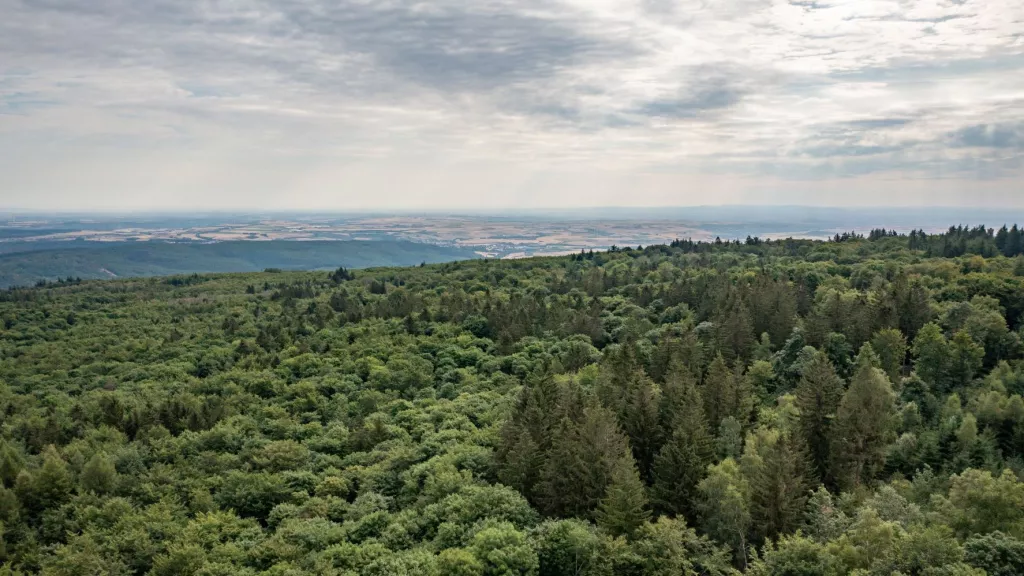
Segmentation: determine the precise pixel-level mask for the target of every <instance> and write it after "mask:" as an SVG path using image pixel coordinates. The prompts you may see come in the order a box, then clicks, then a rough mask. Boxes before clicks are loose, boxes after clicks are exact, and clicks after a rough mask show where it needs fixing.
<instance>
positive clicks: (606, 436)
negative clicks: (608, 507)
mask: <svg viewBox="0 0 1024 576" xmlns="http://www.w3.org/2000/svg"><path fill="white" fill-rule="evenodd" d="M624 458H629V459H630V460H631V459H632V455H631V454H630V450H629V445H628V443H627V442H626V439H625V437H623V435H622V433H621V432H620V431H619V429H618V426H617V425H616V423H615V416H614V415H613V414H612V413H611V412H610V411H608V410H607V409H606V408H603V407H601V406H599V405H597V404H595V403H591V404H590V405H588V406H587V408H586V409H585V410H584V413H583V415H582V419H581V421H580V422H579V423H578V424H577V423H575V422H573V421H572V420H571V419H569V418H568V417H565V418H563V420H562V422H561V424H559V425H558V427H557V428H556V431H555V433H554V435H553V439H552V442H551V450H549V451H548V452H547V453H546V454H545V462H544V465H543V468H542V470H541V476H540V484H539V486H538V495H537V499H538V501H539V502H538V503H539V504H540V507H541V509H542V510H543V511H544V512H545V513H547V514H548V515H551V516H559V517H570V516H575V517H579V518H585V517H589V516H590V515H591V513H592V511H593V510H595V509H596V508H597V506H598V504H600V502H601V500H602V499H603V498H605V496H606V492H607V489H608V484H609V483H610V482H611V478H612V474H613V472H614V470H615V467H616V466H618V465H619V463H620V462H621V461H622V459H624Z"/></svg>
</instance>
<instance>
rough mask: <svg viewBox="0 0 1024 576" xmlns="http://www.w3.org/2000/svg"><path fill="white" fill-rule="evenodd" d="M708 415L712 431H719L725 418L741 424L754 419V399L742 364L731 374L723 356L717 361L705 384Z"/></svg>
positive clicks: (704, 392)
mask: <svg viewBox="0 0 1024 576" xmlns="http://www.w3.org/2000/svg"><path fill="white" fill-rule="evenodd" d="M703 396H704V412H705V414H706V415H707V417H708V422H709V424H710V425H711V428H712V429H714V430H717V429H718V426H719V425H720V424H721V423H722V419H723V418H727V417H729V416H732V417H733V418H735V419H736V420H737V421H738V422H740V423H741V424H745V423H746V422H747V421H748V420H749V419H750V412H751V410H752V409H753V405H754V397H753V394H752V392H751V390H750V381H749V380H748V379H747V378H746V377H745V376H744V374H743V365H742V363H737V365H736V370H735V371H730V370H729V368H728V366H726V364H725V359H724V358H722V356H721V355H719V356H718V357H716V358H715V361H714V362H712V363H711V366H710V367H709V369H708V375H707V378H705V381H704V391H703Z"/></svg>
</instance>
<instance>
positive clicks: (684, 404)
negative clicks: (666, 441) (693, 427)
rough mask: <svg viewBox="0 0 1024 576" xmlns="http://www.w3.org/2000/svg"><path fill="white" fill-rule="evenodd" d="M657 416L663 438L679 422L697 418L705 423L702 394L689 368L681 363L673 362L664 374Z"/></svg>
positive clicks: (669, 434)
mask: <svg viewBox="0 0 1024 576" xmlns="http://www.w3.org/2000/svg"><path fill="white" fill-rule="evenodd" d="M659 418H660V420H661V429H662V437H663V438H668V437H670V436H672V432H673V431H674V430H675V429H676V428H677V427H678V426H679V425H680V424H681V423H684V422H688V421H690V420H693V419H699V420H701V421H703V422H704V423H705V425H707V415H706V414H705V413H704V398H703V395H702V394H701V392H700V390H699V389H698V388H697V381H696V380H695V379H694V377H693V375H692V373H691V372H690V370H688V369H687V368H686V367H685V366H683V365H682V364H679V363H673V365H672V366H671V367H670V368H669V370H668V373H667V374H666V375H665V383H664V384H663V385H662V387H661V406H660V410H659Z"/></svg>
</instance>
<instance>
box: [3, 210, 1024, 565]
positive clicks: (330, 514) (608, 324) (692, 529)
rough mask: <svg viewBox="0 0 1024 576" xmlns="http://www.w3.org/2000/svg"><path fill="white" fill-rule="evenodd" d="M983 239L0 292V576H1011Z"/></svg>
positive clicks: (1002, 371)
mask: <svg viewBox="0 0 1024 576" xmlns="http://www.w3.org/2000/svg"><path fill="white" fill-rule="evenodd" d="M979 230H980V232H979ZM1010 230H1013V231H1017V230H1018V228H1016V227H1013V228H1012V229H1007V233H1006V235H1005V236H1003V235H1002V231H1000V232H995V231H992V230H989V229H985V228H984V227H980V228H979V229H971V228H954V229H950V231H949V232H947V233H946V234H941V235H929V234H925V233H918V232H914V233H913V234H910V235H899V234H895V233H892V232H888V231H884V230H876V231H873V232H871V233H870V234H869V235H867V236H866V237H862V236H859V235H857V234H852V233H851V234H845V235H840V236H837V237H836V238H834V239H833V240H832V241H829V242H820V241H809V240H784V241H765V240H761V239H758V238H749V239H747V240H746V241H745V242H723V241H717V242H711V243H696V242H690V241H678V242H674V243H673V244H672V245H671V246H649V247H646V248H640V247H637V248H625V249H619V248H615V249H613V250H612V251H609V252H596V253H595V252H587V253H580V254H576V255H573V256H566V257H558V258H533V259H526V260H515V261H488V260H474V261H465V262H456V263H447V264H435V265H425V266H419V267H414V268H391V269H383V268H381V269H371V270H360V271H357V272H352V271H349V270H345V269H339V270H337V271H336V272H334V273H330V274H328V273H324V272H265V273H249V274H220V275H192V276H176V277H169V278H145V279H133V280H113V281H86V282H80V281H78V280H73V279H68V280H66V281H61V282H58V283H50V284H45V285H41V286H37V287H34V288H24V289H11V290H7V291H3V292H0V321H2V324H0V422H2V424H0V431H2V438H0V561H2V568H0V574H8V575H10V574H31V573H40V572H41V573H43V574H52V575H76V576H77V575H91V574H97V575H99V574H111V575H121V574H153V575H157V576H165V575H166V576H170V575H193V574H194V575H200V574H201V575H211V576H212V575H229V574H242V575H246V574H248V575H254V574H273V575H281V576H286V575H299V574H325V575H332V574H336V575H350V574H352V575H354V574H359V575H401V574H409V575H442V574H445V575H447V574H455V575H467V576H468V575H487V576H498V575H502V576H504V575H543V576H549V575H551V576H553V575H563V574H565V575H570V574H572V575H612V574H615V575H619V574H623V575H637V576H641V575H643V576H647V575H651V576H654V575H659V576H660V575H681V574H687V575H696V574H707V575H726V574H738V573H746V574H755V575H776V574H782V575H818V574H820V575H840V574H861V575H874V574H878V575H887V576H888V575H891V574H901V575H907V576H909V575H932V576H945V575H949V576H954V575H981V574H990V575H1000V576H1002V575H1012V574H1021V573H1024V482H1022V478H1024V400H1022V394H1024V363H1022V360H1024V344H1022V335H1024V326H1022V316H1024V256H1020V255H1019V254H1020V250H1021V249H1022V247H1021V245H1020V233H1019V232H1017V233H1016V236H1014V238H1016V240H1015V242H1017V244H1016V245H1015V246H1016V248H1014V247H1013V246H1011V241H1010V236H1011V235H1010ZM997 242H998V243H999V244H998V245H997ZM990 247H991V249H990Z"/></svg>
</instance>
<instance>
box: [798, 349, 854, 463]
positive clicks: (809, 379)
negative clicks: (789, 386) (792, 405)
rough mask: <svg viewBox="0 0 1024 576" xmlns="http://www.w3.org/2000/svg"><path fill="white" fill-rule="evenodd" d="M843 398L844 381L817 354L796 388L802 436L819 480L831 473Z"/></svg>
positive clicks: (820, 355) (825, 359)
mask: <svg viewBox="0 0 1024 576" xmlns="http://www.w3.org/2000/svg"><path fill="white" fill-rule="evenodd" d="M842 398H843V381H842V380H841V379H840V378H839V376H837V375H836V372H835V370H834V369H833V368H832V363H831V362H829V361H828V358H827V357H826V356H825V355H824V354H822V353H821V352H818V353H816V354H815V355H814V358H813V359H812V360H811V362H810V363H809V364H807V366H806V367H805V368H804V372H803V376H802V377H801V378H800V383H799V384H798V385H797V387H796V405H797V407H798V408H799V409H800V416H799V426H800V434H801V435H802V436H803V439H804V443H805V445H806V446H807V451H808V457H809V458H810V461H811V465H812V467H813V469H814V471H815V472H816V473H817V476H818V478H819V479H824V478H825V476H826V475H827V473H828V471H829V460H830V456H829V455H830V452H831V446H830V443H831V441H832V421H833V419H834V418H835V413H836V410H837V409H838V408H839V402H840V401H841V400H842Z"/></svg>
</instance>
